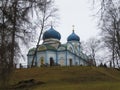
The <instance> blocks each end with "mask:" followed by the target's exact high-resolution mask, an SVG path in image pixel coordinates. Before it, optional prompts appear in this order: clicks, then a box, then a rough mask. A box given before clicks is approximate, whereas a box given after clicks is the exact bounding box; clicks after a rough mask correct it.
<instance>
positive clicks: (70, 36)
mask: <svg viewBox="0 0 120 90" xmlns="http://www.w3.org/2000/svg"><path fill="white" fill-rule="evenodd" d="M67 41H80V38H79V36H78V35H76V34H75V33H74V30H73V32H72V34H71V35H69V36H68V38H67Z"/></svg>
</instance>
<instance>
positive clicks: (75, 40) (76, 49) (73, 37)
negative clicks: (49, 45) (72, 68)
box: [67, 27, 80, 55]
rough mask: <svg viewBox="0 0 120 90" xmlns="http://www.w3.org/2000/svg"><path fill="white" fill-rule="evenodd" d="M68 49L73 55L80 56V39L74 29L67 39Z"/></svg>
mask: <svg viewBox="0 0 120 90" xmlns="http://www.w3.org/2000/svg"><path fill="white" fill-rule="evenodd" d="M67 44H68V47H67V49H68V50H70V51H72V52H73V53H75V54H77V55H79V54H80V37H79V36H78V35H77V34H76V33H75V31H74V27H73V31H72V33H71V34H70V35H69V36H68V38H67Z"/></svg>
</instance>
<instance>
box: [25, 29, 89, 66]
mask: <svg viewBox="0 0 120 90" xmlns="http://www.w3.org/2000/svg"><path fill="white" fill-rule="evenodd" d="M57 35H58V36H57ZM34 52H35V48H33V49H30V50H29V52H28V55H27V56H28V66H29V67H31V63H32V60H33V55H34ZM89 60H90V59H89V57H88V56H87V55H85V54H83V53H82V51H81V48H80V41H79V37H78V36H77V35H76V34H75V33H74V31H73V33H72V34H71V35H70V36H69V37H68V40H67V42H66V43H65V44H61V42H60V34H59V33H58V32H56V31H55V30H54V29H53V28H52V27H51V29H50V30H48V32H46V33H45V34H44V35H43V44H41V45H39V46H38V48H37V54H36V55H35V59H34V65H36V66H38V67H40V66H56V65H58V66H79V65H89V62H90V61H89Z"/></svg>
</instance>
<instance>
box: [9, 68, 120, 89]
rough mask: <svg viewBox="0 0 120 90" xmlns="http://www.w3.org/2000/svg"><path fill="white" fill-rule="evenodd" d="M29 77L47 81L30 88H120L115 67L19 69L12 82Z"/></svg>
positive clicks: (118, 74) (119, 77) (119, 72)
mask: <svg viewBox="0 0 120 90" xmlns="http://www.w3.org/2000/svg"><path fill="white" fill-rule="evenodd" d="M28 79H35V80H36V81H42V82H45V84H43V85H36V86H33V87H29V88H28V90H120V71H118V70H115V69H106V68H96V67H84V66H81V67H49V68H31V69H18V70H16V71H15V73H14V74H13V76H12V78H11V81H10V83H11V84H12V85H14V84H16V83H18V82H19V81H21V80H28ZM22 90H23V89H22Z"/></svg>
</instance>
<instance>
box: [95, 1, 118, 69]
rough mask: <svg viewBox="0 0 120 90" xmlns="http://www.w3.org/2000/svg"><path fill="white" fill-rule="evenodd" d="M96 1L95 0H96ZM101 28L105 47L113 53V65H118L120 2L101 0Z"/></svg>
mask: <svg viewBox="0 0 120 90" xmlns="http://www.w3.org/2000/svg"><path fill="white" fill-rule="evenodd" d="M94 1H95V0H94ZM97 14H99V15H100V20H99V27H100V28H101V31H102V36H103V40H104V42H105V46H106V47H107V48H108V49H109V51H110V53H111V60H112V65H113V67H115V65H118V67H119V60H120V1H119V0H100V9H99V13H97Z"/></svg>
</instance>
